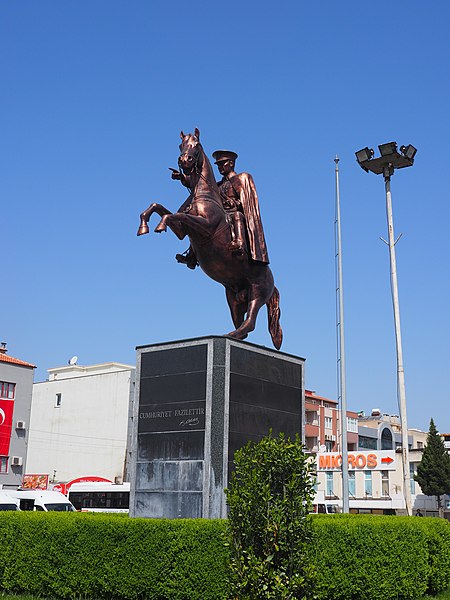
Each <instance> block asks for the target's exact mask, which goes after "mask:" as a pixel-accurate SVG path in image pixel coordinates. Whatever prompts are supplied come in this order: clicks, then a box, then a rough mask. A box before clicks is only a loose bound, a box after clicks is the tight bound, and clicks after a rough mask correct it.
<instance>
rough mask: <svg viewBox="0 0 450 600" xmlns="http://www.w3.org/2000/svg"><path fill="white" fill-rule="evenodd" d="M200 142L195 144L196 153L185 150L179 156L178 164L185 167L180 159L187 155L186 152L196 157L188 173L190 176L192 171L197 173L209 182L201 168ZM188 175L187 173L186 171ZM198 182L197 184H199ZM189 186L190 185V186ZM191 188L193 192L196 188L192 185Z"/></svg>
mask: <svg viewBox="0 0 450 600" xmlns="http://www.w3.org/2000/svg"><path fill="white" fill-rule="evenodd" d="M200 148H201V145H200V142H199V141H197V144H196V145H195V146H194V153H193V154H188V153H187V152H183V154H180V156H179V158H178V165H179V166H180V168H181V169H183V167H182V166H181V165H180V160H181V158H182V157H183V156H185V155H186V154H187V155H188V156H192V157H193V158H194V164H193V165H192V166H191V167H189V168H190V172H189V173H188V174H187V175H188V176H190V175H192V173H195V174H196V175H198V178H199V179H200V178H201V179H203V181H204V182H205V183H208V181H207V180H206V177H205V176H204V175H203V173H202V171H201V169H200V168H199V158H200ZM183 173H184V169H183ZM184 174H185V175H186V173H184ZM197 183H198V179H197ZM197 183H196V184H195V185H196V186H197ZM188 187H189V186H188ZM189 189H190V190H191V193H193V192H194V189H195V188H194V189H192V188H191V187H189Z"/></svg>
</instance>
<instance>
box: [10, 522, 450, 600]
mask: <svg viewBox="0 0 450 600" xmlns="http://www.w3.org/2000/svg"><path fill="white" fill-rule="evenodd" d="M312 522H313V530H314V536H315V542H314V544H313V545H312V546H311V552H312V554H313V562H314V564H315V567H316V594H317V599H318V600H356V599H358V600H369V599H370V600H378V599H380V600H381V599H382V600H389V599H397V600H400V599H403V600H407V599H411V600H412V599H416V598H421V597H422V596H423V595H424V594H425V592H427V591H428V592H431V593H437V592H439V591H442V590H445V589H447V588H448V587H450V524H449V523H448V522H447V521H443V520H440V519H430V518H423V519H420V518H417V517H381V516H365V515H364V516H363V515H317V516H314V517H313V520H312ZM224 532H225V522H224V521H206V520H192V521H184V520H174V521H168V520H153V519H128V518H123V517H119V516H117V515H101V514H85V513H76V514H75V513H65V514H62V513H28V512H22V513H6V512H4V513H0V591H2V590H3V591H10V592H17V593H19V592H22V593H30V594H34V595H37V596H43V597H60V598H80V597H87V598H123V599H128V598H130V599H137V598H142V599H144V598H145V599H154V600H225V599H226V598H227V595H228V594H227V564H228V553H227V549H226V546H225V545H224Z"/></svg>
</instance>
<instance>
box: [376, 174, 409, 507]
mask: <svg viewBox="0 0 450 600" xmlns="http://www.w3.org/2000/svg"><path fill="white" fill-rule="evenodd" d="M383 176H384V181H385V186H386V217H387V225H388V236H389V237H388V240H389V243H388V246H389V256H390V259H391V292H392V304H393V307H394V325H395V340H396V349H397V397H398V407H399V411H400V424H401V428H402V465H403V494H404V497H405V505H406V512H407V514H408V515H412V498H411V486H410V474H409V452H408V424H407V419H406V390H405V372H404V369H403V351H402V335H401V330H400V306H399V301H398V284H397V263H396V259H395V244H396V241H395V237H394V219H393V215H392V197H391V177H390V176H391V171H390V169H389V167H385V169H384V172H383Z"/></svg>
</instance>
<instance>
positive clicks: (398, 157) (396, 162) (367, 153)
mask: <svg viewBox="0 0 450 600" xmlns="http://www.w3.org/2000/svg"><path fill="white" fill-rule="evenodd" d="M378 148H379V150H380V154H381V156H380V157H379V158H373V154H374V152H373V150H372V149H369V148H363V149H362V150H359V151H358V152H356V160H357V161H358V163H359V165H360V167H361V168H362V169H364V171H366V172H367V173H368V172H369V171H371V172H372V173H375V174H376V175H381V174H382V175H383V177H384V182H385V188H386V217H387V226H388V240H389V241H388V242H386V240H383V241H384V242H385V243H386V244H387V245H388V246H389V256H390V263H391V264H390V269H391V293H392V304H393V308H394V326H395V341H396V353H397V399H398V407H399V412H400V424H401V430H402V467H403V496H404V498H405V508H406V513H407V514H408V515H411V514H412V498H411V481H410V472H409V452H408V423H407V416H406V390H405V372H404V368H403V350H402V335H401V329H400V305H399V301H398V282H397V263H396V257H395V245H396V243H397V242H398V240H399V239H400V238H397V240H396V239H395V236H394V218H393V213H392V196H391V176H392V175H393V174H394V171H395V169H402V168H404V167H411V166H412V165H413V164H414V156H415V155H416V152H417V150H416V148H414V146H412V145H411V144H410V145H409V146H401V147H400V152H401V154H400V153H399V152H398V151H397V144H396V143H395V142H388V143H387V144H381V145H380V146H378Z"/></svg>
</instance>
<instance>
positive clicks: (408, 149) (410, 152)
mask: <svg viewBox="0 0 450 600" xmlns="http://www.w3.org/2000/svg"><path fill="white" fill-rule="evenodd" d="M400 152H401V153H402V154H403V156H406V158H409V160H414V157H415V155H416V152H417V148H414V146H413V145H412V144H409V146H400Z"/></svg>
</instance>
